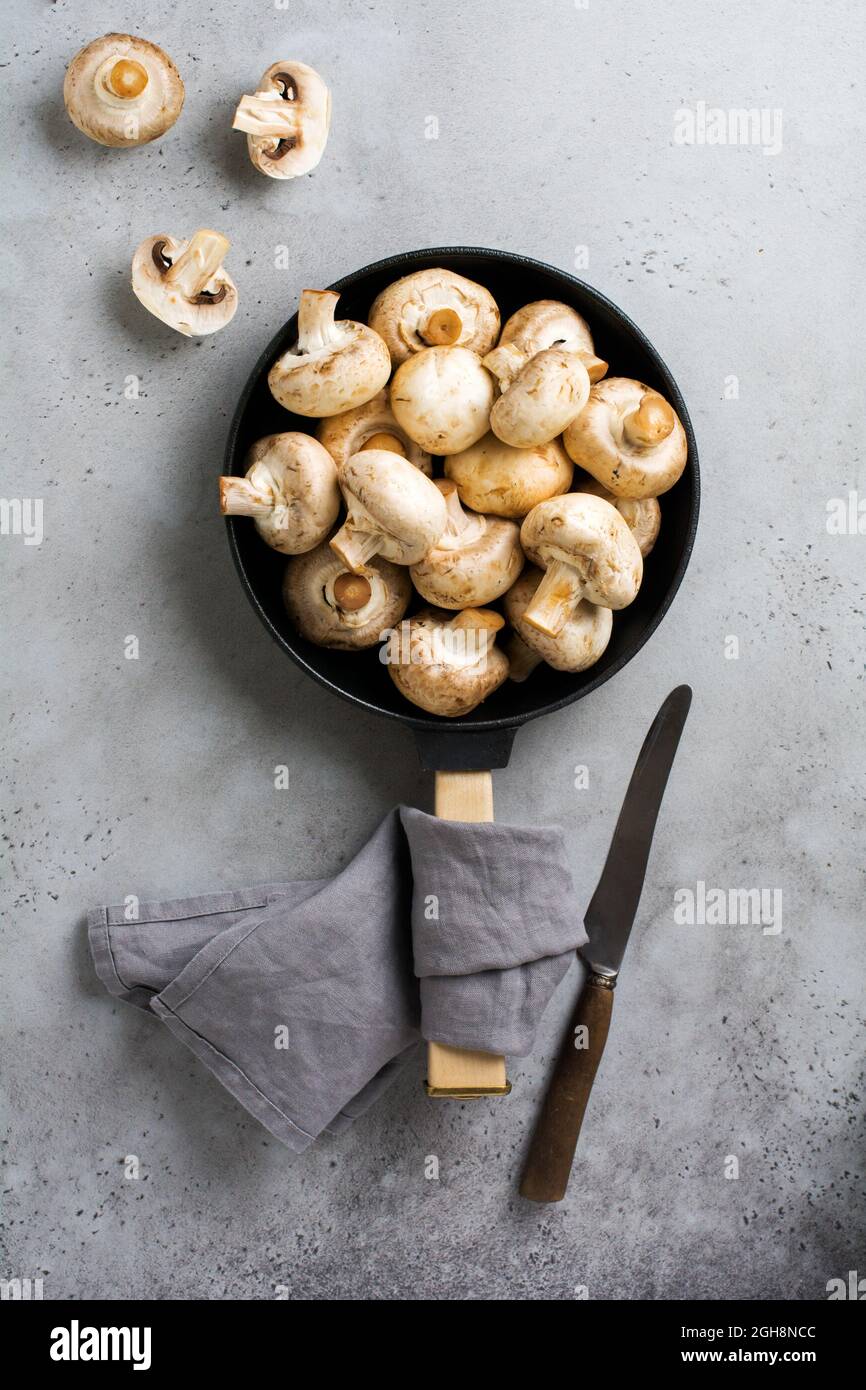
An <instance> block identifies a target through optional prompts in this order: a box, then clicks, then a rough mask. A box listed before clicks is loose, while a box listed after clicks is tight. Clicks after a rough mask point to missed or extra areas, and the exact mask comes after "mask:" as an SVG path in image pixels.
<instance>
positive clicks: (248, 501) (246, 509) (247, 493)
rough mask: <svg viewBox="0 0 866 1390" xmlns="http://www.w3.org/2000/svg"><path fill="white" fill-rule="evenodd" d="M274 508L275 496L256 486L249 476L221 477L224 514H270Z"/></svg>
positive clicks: (222, 510) (221, 506) (221, 498)
mask: <svg viewBox="0 0 866 1390" xmlns="http://www.w3.org/2000/svg"><path fill="white" fill-rule="evenodd" d="M273 510H274V499H273V497H272V496H271V495H270V493H267V492H261V491H260V490H259V489H258V488H257V487H254V486H253V484H252V483H251V482H250V480H249V478H220V511H221V512H222V514H223V516H269V515H270V513H271V512H272V511H273Z"/></svg>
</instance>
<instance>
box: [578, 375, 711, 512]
mask: <svg viewBox="0 0 866 1390" xmlns="http://www.w3.org/2000/svg"><path fill="white" fill-rule="evenodd" d="M562 442H563V444H564V445H565V447H566V449H567V451H568V453H569V455H570V457H571V458H572V459H573V460H574V462H575V463H576V464H577V465H578V466H579V467H580V468H583V469H585V471H586V472H587V473H591V474H592V476H593V477H594V478H597V479H598V481H599V482H600V483H601V484H602V485H603V486H604V487H606V488H607V489H608V491H609V492H613V493H615V494H616V496H617V497H636V498H643V497H660V496H661V495H662V493H665V492H667V491H668V490H669V489H670V488H672V487H673V485H674V483H675V482H676V481H677V479H678V478H679V477H680V476H681V474H682V472H683V469H684V468H685V466H686V457H687V454H688V442H687V440H686V433H685V430H684V429H683V427H682V424H681V422H680V420H679V417H678V416H677V414H676V412H675V411H674V409H673V407H672V406H670V405H669V404H668V402H667V401H666V400H665V398H664V396H661V395H659V393H658V391H653V390H652V389H651V387H649V386H644V385H643V383H642V382H640V381H632V380H631V379H630V378H629V377H623V376H611V377H608V378H607V380H606V381H600V382H599V383H598V384H597V385H596V386H593V388H592V390H591V391H590V393H589V400H588V402H587V404H586V406H585V407H584V409H583V410H582V411H581V413H580V415H578V417H577V419H576V420H573V421H572V423H571V424H570V425H569V426H568V428H567V429H566V431H565V434H564V435H563V440H562Z"/></svg>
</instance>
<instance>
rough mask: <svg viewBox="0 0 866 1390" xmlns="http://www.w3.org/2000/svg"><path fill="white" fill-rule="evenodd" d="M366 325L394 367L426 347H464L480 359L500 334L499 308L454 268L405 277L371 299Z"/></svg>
mask: <svg viewBox="0 0 866 1390" xmlns="http://www.w3.org/2000/svg"><path fill="white" fill-rule="evenodd" d="M367 321H368V323H369V324H370V327H371V328H375V330H376V332H377V333H379V334H380V335H381V336H382V337H383V338H384V340H385V342H386V343H387V344H388V350H389V351H390V353H391V361H392V362H393V364H394V366H395V367H398V366H399V365H400V363H401V362H405V361H406V359H407V358H408V357H411V355H412V353H414V352H421V351H422V350H423V349H424V348H426V347H437V346H438V347H465V348H471V349H472V351H473V352H477V353H478V355H479V357H483V356H484V354H485V352H489V351H490V349H491V348H492V347H493V344H494V343H495V342H496V339H497V337H498V335H499V309H498V308H497V306H496V300H495V299H494V298H493V295H492V294H491V293H490V291H489V290H487V289H485V288H484V286H483V285H478V284H476V283H475V281H474V280H467V279H466V277H465V276H463V275H457V274H456V273H455V272H454V271H453V270H442V269H433V270H418V271H415V273H414V274H413V275H404V276H403V278H402V280H395V282H394V284H393V285H388V286H387V288H386V289H384V290H382V292H381V293H380V294H379V295H377V297H376V298H375V299H374V301H373V304H372V307H371V309H370V313H369V316H368V320H367Z"/></svg>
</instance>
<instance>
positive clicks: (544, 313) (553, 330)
mask: <svg viewBox="0 0 866 1390" xmlns="http://www.w3.org/2000/svg"><path fill="white" fill-rule="evenodd" d="M507 344H513V345H514V347H516V348H517V349H518V350H519V351H520V352H521V353H522V354H523V356H524V357H534V356H535V354H536V353H537V352H543V351H544V350H545V349H546V348H552V347H561V348H565V350H566V351H567V352H586V353H589V354H593V355H594V353H595V348H594V346H593V342H592V334H591V333H590V331H589V324H588V323H587V322H586V319H584V318H582V317H581V315H580V314H579V313H578V312H577V310H576V309H572V308H571V307H570V306H569V305H568V304H560V302H559V300H557V299H536V300H533V302H532V303H531V304H524V306H523V308H522V309H518V310H517V313H516V314H512V315H511V318H510V319H508V320H507V322H506V324H505V327H504V328H503V330H502V336H501V338H500V339H499V345H500V347H503V346H505V345H507Z"/></svg>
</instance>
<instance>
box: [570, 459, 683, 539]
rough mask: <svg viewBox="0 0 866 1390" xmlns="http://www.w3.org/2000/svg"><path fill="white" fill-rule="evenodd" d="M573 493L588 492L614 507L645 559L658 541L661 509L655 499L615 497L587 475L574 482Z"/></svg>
mask: <svg viewBox="0 0 866 1390" xmlns="http://www.w3.org/2000/svg"><path fill="white" fill-rule="evenodd" d="M575 492H590V493H592V495H593V497H603V498H604V500H605V502H610V504H611V506H613V507H616V509H617V511H618V512H619V514H620V516H621V517H622V519H623V521H624V522H625V523H626V525H627V526H628V528H629V530H630V531H631V533H632V535H633V536H634V538H635V540H636V541H637V543H638V548H639V550H640V553H641V555H642V556H643V558H644V559H646V557H647V556H648V555H649V553H650V551H651V550H652V548H653V546H654V545H655V543H656V541H657V539H658V534H659V530H660V529H661V524H662V509H661V507H660V506H659V502H658V498H657V497H617V496H616V494H615V493H613V492H608V490H607V488H606V487H602V485H601V483H600V482H598V481H597V479H595V478H593V477H591V475H590V474H589V473H584V474H582V475H581V477H580V478H578V479H576V480H575Z"/></svg>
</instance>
